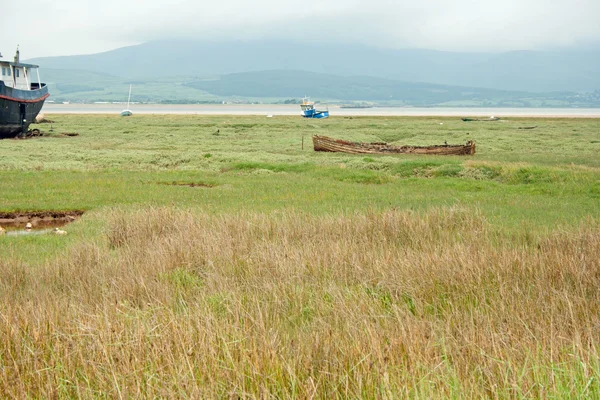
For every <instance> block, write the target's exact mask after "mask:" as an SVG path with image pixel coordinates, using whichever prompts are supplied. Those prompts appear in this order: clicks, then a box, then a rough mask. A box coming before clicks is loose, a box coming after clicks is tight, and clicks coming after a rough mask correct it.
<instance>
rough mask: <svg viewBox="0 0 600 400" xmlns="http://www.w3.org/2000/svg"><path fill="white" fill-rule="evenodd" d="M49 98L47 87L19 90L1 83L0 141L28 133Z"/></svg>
mask: <svg viewBox="0 0 600 400" xmlns="http://www.w3.org/2000/svg"><path fill="white" fill-rule="evenodd" d="M48 96H50V94H49V93H48V87H47V86H45V85H44V86H42V88H41V89H35V90H19V89H13V88H10V87H7V86H5V85H4V83H3V82H1V81H0V139H4V138H12V137H16V136H18V135H20V134H22V133H25V132H27V131H28V129H29V125H30V124H31V123H32V122H34V121H35V117H37V115H38V114H39V113H40V111H41V109H42V106H43V105H44V101H45V100H46V99H47V98H48Z"/></svg>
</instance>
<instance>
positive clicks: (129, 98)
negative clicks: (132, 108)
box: [127, 83, 131, 110]
mask: <svg viewBox="0 0 600 400" xmlns="http://www.w3.org/2000/svg"><path fill="white" fill-rule="evenodd" d="M129 100H131V83H130V84H129V97H128V98H127V109H128V110H129Z"/></svg>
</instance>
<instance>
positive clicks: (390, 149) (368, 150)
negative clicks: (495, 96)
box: [312, 135, 475, 155]
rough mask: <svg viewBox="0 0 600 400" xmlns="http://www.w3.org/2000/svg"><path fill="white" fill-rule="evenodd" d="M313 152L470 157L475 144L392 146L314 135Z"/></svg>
mask: <svg viewBox="0 0 600 400" xmlns="http://www.w3.org/2000/svg"><path fill="white" fill-rule="evenodd" d="M312 139H313V146H314V148H315V151H329V152H339V153H350V154H432V155H471V154H475V142H473V141H468V142H467V143H466V144H458V145H453V144H442V145H433V146H392V145H389V144H387V143H383V142H375V143H359V142H350V141H348V140H340V139H333V138H330V137H327V136H318V135H314V136H313V137H312Z"/></svg>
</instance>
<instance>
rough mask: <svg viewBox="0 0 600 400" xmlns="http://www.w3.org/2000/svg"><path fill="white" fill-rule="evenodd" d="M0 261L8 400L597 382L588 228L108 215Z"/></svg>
mask: <svg viewBox="0 0 600 400" xmlns="http://www.w3.org/2000/svg"><path fill="white" fill-rule="evenodd" d="M106 218H107V230H106V232H105V234H104V235H103V237H102V238H89V239H85V238H82V239H81V240H80V241H79V242H78V244H77V245H75V246H73V247H72V248H70V250H69V252H68V254H66V255H65V256H64V257H63V258H61V259H57V260H56V261H54V262H51V263H48V264H46V265H43V266H41V267H33V266H29V265H25V264H24V263H22V262H19V261H18V260H17V259H16V258H14V259H11V260H6V259H4V260H3V261H0V313H1V314H0V319H1V323H0V361H1V365H2V367H1V369H0V396H2V397H20V398H23V397H36V398H37V397H44V398H46V397H86V398H89V397H109V398H129V397H189V398H199V397H236V398H237V397H244V398H247V397H260V398H267V397H277V398H287V397H298V398H313V397H318V398H335V397H344V398H346V397H380V398H396V397H400V396H408V397H416V398H419V397H421V398H432V397H482V396H484V397H485V396H487V397H492V398H505V397H525V398H527V397H530V398H538V397H552V396H558V397H565V396H567V397H579V396H598V395H600V386H599V385H598V379H599V378H600V377H599V376H598V374H599V372H600V363H599V353H598V349H597V344H598V343H599V329H600V317H599V311H600V294H599V291H598V288H599V285H598V283H599V278H600V261H599V260H600V227H599V225H598V224H597V223H595V222H594V221H589V223H587V224H586V225H584V226H582V227H581V228H580V229H579V230H577V231H574V232H560V231H557V232H554V233H551V234H548V235H545V236H539V235H538V236H536V235H533V234H530V233H527V232H525V233H523V234H522V235H519V236H517V237H514V236H513V237H509V236H505V235H502V234H499V233H497V232H496V231H495V230H494V229H492V228H491V227H490V225H488V223H487V222H486V221H485V219H484V218H483V217H482V216H481V215H478V214H476V213H472V212H470V211H468V210H462V209H457V208H455V209H439V210H434V211H431V212H428V213H425V214H417V213H411V212H396V211H390V212H384V213H371V214H357V215H350V216H336V217H333V216H332V217H315V216H311V215H307V214H302V213H297V212H281V213H272V214H247V215H225V216H212V215H207V214H203V213H199V212H193V211H181V210H177V209H174V208H160V209H144V210H139V211H123V210H113V211H111V212H110V214H109V215H107V216H106Z"/></svg>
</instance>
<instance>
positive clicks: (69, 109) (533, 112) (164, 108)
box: [42, 103, 600, 118]
mask: <svg viewBox="0 0 600 400" xmlns="http://www.w3.org/2000/svg"><path fill="white" fill-rule="evenodd" d="M125 107H126V105H125V104H56V103H46V104H44V108H43V109H42V112H43V113H47V114H115V115H119V114H120V112H121V111H122V110H123V109H124V108H125ZM129 108H130V109H131V111H133V114H134V115H136V114H199V115H265V116H267V115H272V116H273V117H276V116H277V115H298V116H299V115H300V106H298V105H270V104H267V105H262V104H260V105H249V104H242V105H232V104H223V105H221V104H214V105H204V104H202V105H196V104H192V105H177V104H131V105H130V107H129ZM329 111H330V113H331V115H332V116H336V115H340V116H360V115H365V116H450V117H452V116H457V117H459V116H478V117H489V116H496V117H508V116H519V117H533V116H539V117H587V118H600V108H460V107H458V108H449V107H432V108H419V107H374V108H340V107H339V106H329Z"/></svg>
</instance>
